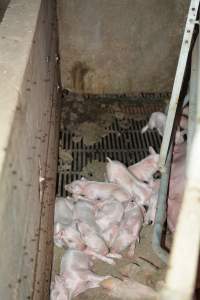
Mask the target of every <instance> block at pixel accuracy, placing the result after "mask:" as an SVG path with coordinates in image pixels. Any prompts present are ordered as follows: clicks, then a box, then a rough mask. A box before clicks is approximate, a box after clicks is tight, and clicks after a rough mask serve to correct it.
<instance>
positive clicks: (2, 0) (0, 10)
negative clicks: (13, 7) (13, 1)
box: [0, 0, 10, 22]
mask: <svg viewBox="0 0 200 300" xmlns="http://www.w3.org/2000/svg"><path fill="white" fill-rule="evenodd" d="M9 2H10V0H0V22H1V21H2V19H3V16H4V13H5V11H6V8H7V6H8V4H9Z"/></svg>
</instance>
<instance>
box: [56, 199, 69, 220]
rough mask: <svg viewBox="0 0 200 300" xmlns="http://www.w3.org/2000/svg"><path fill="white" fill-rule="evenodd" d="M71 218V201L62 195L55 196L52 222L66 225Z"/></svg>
mask: <svg viewBox="0 0 200 300" xmlns="http://www.w3.org/2000/svg"><path fill="white" fill-rule="evenodd" d="M72 220H73V203H72V202H70V201H68V200H67V199H66V198H64V197H56V201H55V211H54V223H61V224H63V225H68V224H70V223H71V222H72Z"/></svg>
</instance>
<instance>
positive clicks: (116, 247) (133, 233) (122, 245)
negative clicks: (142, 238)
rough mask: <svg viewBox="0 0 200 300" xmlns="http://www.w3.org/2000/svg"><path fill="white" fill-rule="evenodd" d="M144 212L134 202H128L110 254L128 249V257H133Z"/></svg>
mask: <svg viewBox="0 0 200 300" xmlns="http://www.w3.org/2000/svg"><path fill="white" fill-rule="evenodd" d="M144 214H145V210H144V208H143V207H142V206H139V205H138V204H136V203H134V202H129V203H128V205H127V207H126V209H125V213H124V217H123V220H122V222H121V224H120V228H119V232H118V235H117V237H116V238H115V240H114V241H113V243H112V245H111V252H112V253H120V252H121V251H123V250H125V249H126V248H128V247H129V246H130V248H129V251H128V256H129V257H133V256H134V251H135V245H136V241H139V234H140V230H141V228H142V225H143V221H144Z"/></svg>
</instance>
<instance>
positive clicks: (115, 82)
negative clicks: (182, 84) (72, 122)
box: [57, 0, 189, 93]
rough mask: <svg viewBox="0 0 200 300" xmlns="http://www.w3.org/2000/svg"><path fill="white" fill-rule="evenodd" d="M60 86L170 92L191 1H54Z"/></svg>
mask: <svg viewBox="0 0 200 300" xmlns="http://www.w3.org/2000/svg"><path fill="white" fill-rule="evenodd" d="M57 3H58V16H59V33H60V55H61V75H62V84H63V86H64V87H65V88H69V89H74V90H79V91H84V92H91V93H124V92H140V91H143V92H156V91H159V92H161V91H170V90H171V88H172V82H173V78H174V74H175V69H176V65H177V58H178V55H179V49H180V44H181V41H182V34H183V30H184V25H185V21H186V15H187V10H188V7H189V0H176V1H174V0H168V1H166V0H148V1H140V0H109V1H108V0H84V1H82V0H67V1H66V0H58V1H57Z"/></svg>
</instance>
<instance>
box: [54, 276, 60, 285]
mask: <svg viewBox="0 0 200 300" xmlns="http://www.w3.org/2000/svg"><path fill="white" fill-rule="evenodd" d="M61 282H62V280H61V278H60V276H58V275H55V285H59V284H61Z"/></svg>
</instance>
